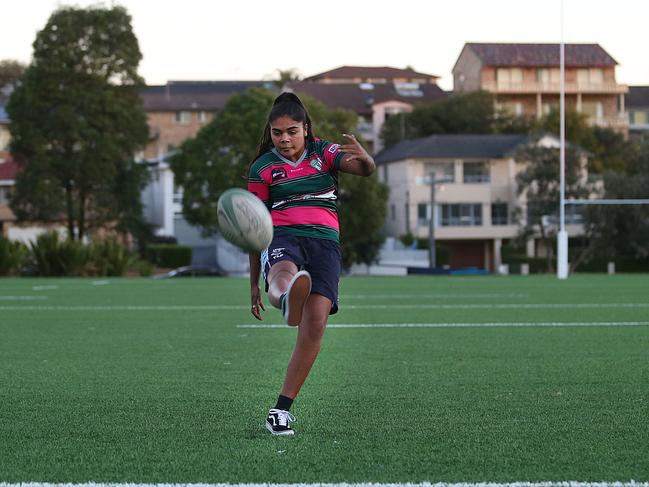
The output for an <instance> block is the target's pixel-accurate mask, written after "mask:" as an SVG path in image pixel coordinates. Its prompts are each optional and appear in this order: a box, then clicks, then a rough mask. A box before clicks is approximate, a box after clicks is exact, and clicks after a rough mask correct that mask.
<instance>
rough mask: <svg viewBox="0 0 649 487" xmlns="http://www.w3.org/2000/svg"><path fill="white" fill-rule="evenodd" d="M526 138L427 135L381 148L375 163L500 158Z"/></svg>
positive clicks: (511, 136) (483, 135)
mask: <svg viewBox="0 0 649 487" xmlns="http://www.w3.org/2000/svg"><path fill="white" fill-rule="evenodd" d="M529 139H530V136H529V135H524V134H521V135H491V134H477V135H475V134H461V135H457V134H453V135H430V136H428V137H423V138H420V139H412V140H402V141H401V142H399V143H398V144H396V145H394V146H392V147H390V148H388V149H385V150H384V151H382V152H380V153H379V154H378V155H377V156H376V157H375V159H376V162H377V163H379V164H385V163H388V162H393V161H401V160H404V159H413V158H476V159H483V158H487V159H501V158H504V157H507V156H508V155H511V154H512V153H513V152H514V151H515V150H516V148H517V147H518V146H519V145H521V144H523V143H525V142H527V141H529Z"/></svg>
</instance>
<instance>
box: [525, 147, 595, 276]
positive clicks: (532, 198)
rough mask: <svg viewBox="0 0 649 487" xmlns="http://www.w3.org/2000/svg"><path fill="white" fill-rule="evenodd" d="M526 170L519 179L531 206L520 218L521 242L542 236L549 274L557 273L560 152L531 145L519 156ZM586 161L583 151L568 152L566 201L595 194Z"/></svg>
mask: <svg viewBox="0 0 649 487" xmlns="http://www.w3.org/2000/svg"><path fill="white" fill-rule="evenodd" d="M515 159H516V162H517V163H519V164H521V165H522V166H523V167H524V169H523V170H522V171H520V172H519V173H518V175H517V176H516V182H517V191H518V195H519V196H524V197H525V200H526V202H527V213H526V215H521V214H519V215H518V219H519V223H520V225H521V228H520V235H519V237H520V239H521V240H527V239H528V238H531V237H534V236H535V235H538V234H540V236H541V240H542V241H543V243H544V244H545V248H546V259H547V269H548V272H552V271H553V265H552V261H553V255H554V241H555V239H556V235H557V229H558V224H557V223H558V221H559V151H558V149H555V148H549V147H542V146H539V145H537V144H529V145H527V146H525V147H523V148H521V149H520V150H519V151H518V152H517V154H516V157H515ZM584 165H585V161H584V160H583V155H582V154H581V153H580V151H579V149H577V148H575V147H574V146H570V147H568V148H567V150H566V197H567V198H584V197H587V196H588V194H589V193H590V192H591V191H592V188H591V187H590V186H589V184H588V182H587V180H586V171H585V169H586V168H585V166H584Z"/></svg>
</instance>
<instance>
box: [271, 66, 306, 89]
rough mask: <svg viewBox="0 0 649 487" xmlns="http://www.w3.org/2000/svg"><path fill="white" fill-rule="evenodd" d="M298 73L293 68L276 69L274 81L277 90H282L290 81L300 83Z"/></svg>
mask: <svg viewBox="0 0 649 487" xmlns="http://www.w3.org/2000/svg"><path fill="white" fill-rule="evenodd" d="M300 78H301V75H300V72H299V71H298V70H297V69H295V68H289V69H278V70H277V79H276V80H275V81H274V83H275V86H277V88H278V89H280V90H281V89H282V88H283V87H284V86H285V85H286V84H287V83H290V82H291V81H300Z"/></svg>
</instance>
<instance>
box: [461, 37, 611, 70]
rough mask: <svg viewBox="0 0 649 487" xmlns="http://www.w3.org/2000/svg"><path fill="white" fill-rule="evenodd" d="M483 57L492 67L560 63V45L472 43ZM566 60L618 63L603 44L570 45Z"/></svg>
mask: <svg viewBox="0 0 649 487" xmlns="http://www.w3.org/2000/svg"><path fill="white" fill-rule="evenodd" d="M465 48H470V49H471V50H473V52H475V53H476V55H477V56H478V57H479V58H480V60H481V61H482V62H483V63H484V64H486V65H489V66H526V67H539V66H541V67H550V66H553V67H557V66H559V63H560V59H559V44H497V43H477V42H469V43H467V44H466V45H465ZM565 55H566V59H565V63H566V66H570V67H594V66H615V65H616V64H617V61H615V59H613V58H612V57H611V56H610V55H609V54H608V53H607V52H606V51H605V50H604V49H603V48H602V47H601V46H600V45H599V44H566V45H565Z"/></svg>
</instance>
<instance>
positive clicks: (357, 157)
mask: <svg viewBox="0 0 649 487" xmlns="http://www.w3.org/2000/svg"><path fill="white" fill-rule="evenodd" d="M343 137H345V138H346V139H347V140H348V142H347V143H346V144H343V145H341V146H340V151H341V152H344V153H345V155H344V156H343V158H342V160H341V161H340V171H341V172H346V173H348V174H354V175H356V176H370V175H371V174H372V173H373V172H374V171H375V170H376V163H375V162H374V158H372V156H371V155H369V153H368V152H367V151H366V150H365V149H364V148H363V146H362V145H361V143H360V142H359V141H358V140H356V137H355V136H354V135H353V134H343Z"/></svg>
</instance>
